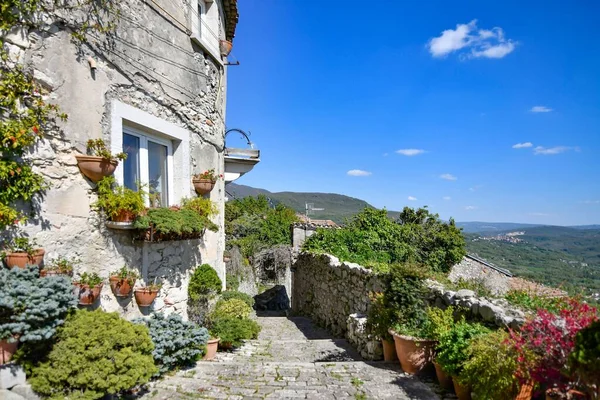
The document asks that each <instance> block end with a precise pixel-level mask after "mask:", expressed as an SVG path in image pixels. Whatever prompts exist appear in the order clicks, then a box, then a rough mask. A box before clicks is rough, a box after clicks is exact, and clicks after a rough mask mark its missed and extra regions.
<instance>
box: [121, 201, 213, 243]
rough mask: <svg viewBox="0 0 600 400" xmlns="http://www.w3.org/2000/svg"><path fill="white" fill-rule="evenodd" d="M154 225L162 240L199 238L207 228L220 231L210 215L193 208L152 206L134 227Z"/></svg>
mask: <svg viewBox="0 0 600 400" xmlns="http://www.w3.org/2000/svg"><path fill="white" fill-rule="evenodd" d="M150 226H152V227H153V228H154V232H155V233H156V235H157V236H158V237H160V238H161V240H176V239H186V238H197V237H200V236H202V234H203V233H204V230H205V229H208V230H211V231H214V232H216V231H218V230H219V227H218V226H217V225H215V224H214V223H213V222H212V221H210V220H209V219H208V217H206V216H204V215H200V214H199V213H198V212H196V211H194V210H192V209H181V210H175V209H170V208H165V207H160V208H151V209H149V210H148V213H147V214H146V215H141V216H138V217H137V218H136V219H135V222H134V224H133V227H134V228H136V229H141V230H146V229H148V228H150Z"/></svg>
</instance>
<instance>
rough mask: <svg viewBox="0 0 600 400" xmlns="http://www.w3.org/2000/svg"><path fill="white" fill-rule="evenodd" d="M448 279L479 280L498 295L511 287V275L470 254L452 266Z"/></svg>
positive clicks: (453, 280)
mask: <svg viewBox="0 0 600 400" xmlns="http://www.w3.org/2000/svg"><path fill="white" fill-rule="evenodd" d="M448 279H450V281H452V282H457V281H458V280H460V279H462V280H466V281H478V282H481V283H483V285H484V286H485V287H486V288H488V289H489V290H490V291H491V292H492V293H493V294H496V295H503V294H506V292H508V291H509V290H510V288H511V284H510V282H511V277H510V276H509V275H507V274H505V273H502V272H500V271H497V270H495V269H493V268H490V267H489V266H487V265H486V264H484V263H482V262H480V261H478V260H477V259H475V258H471V257H469V256H467V257H464V258H463V259H462V261H461V262H460V263H459V264H456V265H455V266H453V267H452V270H451V271H450V274H449V275H448Z"/></svg>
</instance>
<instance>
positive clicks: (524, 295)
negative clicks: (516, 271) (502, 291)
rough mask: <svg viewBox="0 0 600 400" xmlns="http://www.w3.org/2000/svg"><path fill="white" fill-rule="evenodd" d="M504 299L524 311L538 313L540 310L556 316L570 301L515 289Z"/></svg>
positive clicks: (564, 298) (565, 298)
mask: <svg viewBox="0 0 600 400" xmlns="http://www.w3.org/2000/svg"><path fill="white" fill-rule="evenodd" d="M504 297H505V298H506V300H508V302H509V303H511V304H512V305H515V306H517V307H520V308H522V309H524V310H528V311H537V310H539V309H544V310H548V311H550V312H552V313H554V314H557V313H558V312H559V311H560V310H561V309H563V308H564V307H565V306H566V305H567V304H568V303H569V300H570V298H569V297H548V296H540V295H539V294H536V293H535V292H529V291H527V290H515V289H513V290H510V291H509V292H508V293H506V295H505V296H504Z"/></svg>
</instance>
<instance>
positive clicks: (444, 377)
mask: <svg viewBox="0 0 600 400" xmlns="http://www.w3.org/2000/svg"><path fill="white" fill-rule="evenodd" d="M433 366H434V367H435V376H436V377H437V380H438V383H439V384H440V386H441V387H442V388H443V389H446V390H452V388H453V387H454V386H453V384H452V377H451V376H450V375H448V374H447V373H446V371H444V369H443V368H442V366H441V365H440V364H438V363H436V362H435V361H434V362H433Z"/></svg>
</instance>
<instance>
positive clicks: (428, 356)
mask: <svg viewBox="0 0 600 400" xmlns="http://www.w3.org/2000/svg"><path fill="white" fill-rule="evenodd" d="M390 334H391V335H392V336H393V337H394V343H395V345H396V354H397V355H398V359H399V360H400V366H401V367H402V370H403V371H404V372H406V373H407V374H417V373H419V372H421V371H422V370H423V369H425V368H426V367H427V366H428V365H430V364H431V361H432V359H433V350H434V348H435V346H436V345H437V343H438V342H437V341H435V340H427V339H417V338H413V337H410V336H404V335H400V334H398V333H396V332H395V331H393V330H390Z"/></svg>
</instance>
